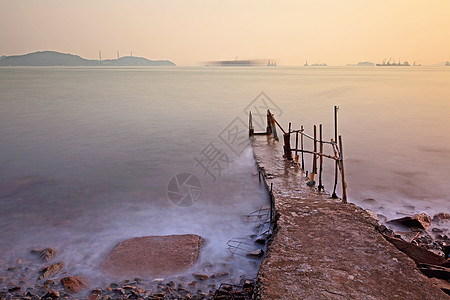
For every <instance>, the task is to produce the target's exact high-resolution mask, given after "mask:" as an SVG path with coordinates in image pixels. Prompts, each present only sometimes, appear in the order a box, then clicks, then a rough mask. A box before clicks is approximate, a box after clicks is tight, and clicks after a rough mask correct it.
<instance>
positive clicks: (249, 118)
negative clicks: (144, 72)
mask: <svg viewBox="0 0 450 300" xmlns="http://www.w3.org/2000/svg"><path fill="white" fill-rule="evenodd" d="M254 133H255V128H253V120H252V112H251V111H250V112H249V114H248V135H249V136H252V135H253V134H254Z"/></svg>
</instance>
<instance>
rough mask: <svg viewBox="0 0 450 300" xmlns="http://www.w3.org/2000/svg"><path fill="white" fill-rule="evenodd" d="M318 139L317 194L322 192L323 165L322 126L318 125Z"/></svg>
mask: <svg viewBox="0 0 450 300" xmlns="http://www.w3.org/2000/svg"><path fill="white" fill-rule="evenodd" d="M319 139H320V158H319V162H320V164H319V186H318V187H317V188H318V189H319V192H320V191H321V190H323V185H322V169H323V167H322V164H323V156H322V154H323V140H322V124H320V125H319Z"/></svg>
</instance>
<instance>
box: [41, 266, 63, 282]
mask: <svg viewBox="0 0 450 300" xmlns="http://www.w3.org/2000/svg"><path fill="white" fill-rule="evenodd" d="M62 268H63V263H62V262H59V263H56V264H53V265H50V266H46V267H44V268H43V269H42V270H41V271H40V273H41V276H39V280H41V279H47V278H48V277H50V276H53V275H55V274H58V273H59V271H61V269H62Z"/></svg>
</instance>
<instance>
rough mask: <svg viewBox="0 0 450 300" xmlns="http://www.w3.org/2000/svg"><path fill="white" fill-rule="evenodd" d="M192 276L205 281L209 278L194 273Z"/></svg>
mask: <svg viewBox="0 0 450 300" xmlns="http://www.w3.org/2000/svg"><path fill="white" fill-rule="evenodd" d="M192 276H194V278H195V279H198V280H206V279H208V278H209V277H208V275H204V274H199V273H194V274H192Z"/></svg>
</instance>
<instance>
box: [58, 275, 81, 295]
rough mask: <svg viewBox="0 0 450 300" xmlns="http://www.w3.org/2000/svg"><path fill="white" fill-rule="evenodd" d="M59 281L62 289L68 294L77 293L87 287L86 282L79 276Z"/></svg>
mask: <svg viewBox="0 0 450 300" xmlns="http://www.w3.org/2000/svg"><path fill="white" fill-rule="evenodd" d="M60 281H61V284H62V285H63V286H64V289H66V291H68V292H70V293H78V292H80V291H82V290H84V289H85V288H86V287H87V282H86V280H85V279H84V278H83V277H81V276H73V277H72V276H68V277H64V278H61V280H60Z"/></svg>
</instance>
